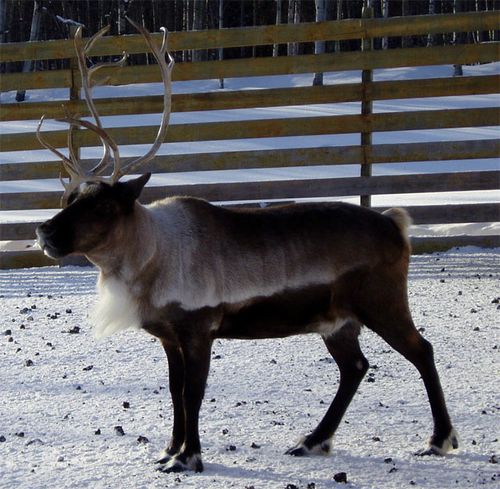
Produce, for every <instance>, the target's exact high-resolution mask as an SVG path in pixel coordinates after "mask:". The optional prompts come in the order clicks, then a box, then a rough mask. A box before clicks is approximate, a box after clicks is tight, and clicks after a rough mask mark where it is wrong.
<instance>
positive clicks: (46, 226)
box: [35, 219, 54, 238]
mask: <svg viewBox="0 0 500 489" xmlns="http://www.w3.org/2000/svg"><path fill="white" fill-rule="evenodd" d="M51 226H52V219H49V220H48V221H45V222H43V223H42V224H40V225H39V226H38V227H37V228H36V231H35V232H36V235H37V236H38V237H39V238H40V237H44V238H48V237H49V236H50V235H52V234H54V230H53V229H52V227H51Z"/></svg>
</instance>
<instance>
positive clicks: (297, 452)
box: [285, 445, 309, 457]
mask: <svg viewBox="0 0 500 489" xmlns="http://www.w3.org/2000/svg"><path fill="white" fill-rule="evenodd" d="M285 455H291V456H292V457H306V456H307V455H309V450H307V449H306V448H305V447H303V446H302V445H299V446H296V447H293V448H290V449H288V450H287V451H286V452H285Z"/></svg>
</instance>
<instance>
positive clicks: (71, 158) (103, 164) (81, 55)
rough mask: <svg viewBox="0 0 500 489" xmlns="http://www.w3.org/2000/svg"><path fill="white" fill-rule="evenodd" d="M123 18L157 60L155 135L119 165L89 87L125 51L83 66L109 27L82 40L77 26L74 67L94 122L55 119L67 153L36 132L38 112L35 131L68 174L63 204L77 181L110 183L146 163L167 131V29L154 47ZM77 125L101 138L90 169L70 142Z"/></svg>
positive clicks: (120, 62) (169, 74)
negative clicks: (64, 126)
mask: <svg viewBox="0 0 500 489" xmlns="http://www.w3.org/2000/svg"><path fill="white" fill-rule="evenodd" d="M127 20H128V21H129V22H130V23H131V24H132V25H133V26H134V27H135V28H136V29H137V30H138V31H139V32H140V33H141V34H142V35H143V36H144V39H145V41H146V44H147V45H148V47H149V49H150V50H151V52H152V53H153V56H154V57H155V59H156V61H157V62H158V66H159V67H160V71H161V75H162V80H163V88H164V95H163V113H162V119H161V123H160V127H159V129H158V133H157V135H156V139H155V141H154V142H153V144H152V146H151V148H150V149H149V151H148V152H147V153H146V154H145V155H143V156H140V157H138V158H135V159H132V161H130V162H128V163H127V164H126V165H125V166H124V167H123V168H122V167H121V160H120V153H119V149H118V145H117V144H116V142H115V141H114V139H113V138H112V137H111V135H110V134H109V133H108V132H106V131H105V130H104V128H103V127H102V123H101V119H100V116H99V113H98V111H97V108H96V106H95V104H94V100H93V98H92V88H93V86H95V85H96V84H98V83H97V82H96V81H95V79H94V80H93V77H94V76H95V74H96V73H97V72H98V71H99V70H100V69H102V68H104V67H121V66H123V65H124V63H125V61H126V59H127V55H126V53H125V52H124V53H123V55H122V57H121V59H120V60H118V61H115V62H111V63H98V64H96V65H94V66H92V67H90V68H89V67H88V66H87V56H88V52H89V50H90V49H91V48H92V46H93V45H94V43H95V42H96V41H97V40H98V39H100V38H101V37H102V36H104V34H106V33H107V32H108V30H109V26H108V27H104V28H103V29H101V30H100V31H99V32H97V33H96V34H94V35H93V36H92V37H91V38H90V39H89V40H88V41H87V42H86V43H85V44H84V42H83V39H82V28H81V26H80V27H79V28H78V29H77V31H76V34H75V39H74V44H75V50H76V54H77V58H78V68H79V70H80V74H81V80H82V89H83V92H84V96H85V101H86V103H87V107H88V109H89V112H90V114H91V115H92V117H93V118H94V121H95V123H92V122H89V121H85V120H82V119H79V118H78V117H72V116H70V115H69V114H66V116H65V117H64V118H62V119H58V120H59V121H61V122H66V123H68V124H69V131H68V153H69V154H68V156H65V155H64V154H63V153H61V152H60V151H59V150H57V149H56V148H54V147H53V146H52V145H51V144H49V143H48V142H47V141H44V140H43V138H42V135H41V132H40V128H41V126H42V124H43V121H44V119H45V116H42V118H41V119H40V122H39V124H38V127H37V131H36V136H37V138H38V140H39V142H40V144H41V145H42V146H43V147H44V148H46V149H48V150H50V151H52V152H53V153H54V154H55V155H56V156H57V157H59V158H60V159H61V160H62V163H63V165H64V168H65V169H66V171H67V172H68V174H69V177H70V179H69V182H68V183H65V182H64V181H63V179H62V177H61V176H60V180H61V183H62V184H63V186H64V189H65V191H64V194H63V197H62V202H63V204H65V203H66V202H67V199H68V197H69V194H70V193H71V192H72V191H73V190H74V189H76V188H77V187H79V186H80V184H81V183H84V182H89V181H93V182H96V181H97V182H98V181H101V182H106V183H110V184H113V183H115V182H117V181H118V180H119V179H120V178H121V177H122V176H123V175H125V174H126V173H127V172H130V171H132V170H135V169H137V168H138V167H139V166H140V165H143V164H144V163H147V162H148V161H150V160H151V159H152V158H154V156H155V155H156V153H157V152H158V150H159V149H160V146H161V144H162V143H163V140H164V139H165V135H166V132H167V128H168V123H169V119H170V112H171V97H172V88H171V87H172V69H173V67H174V59H173V58H172V56H171V55H170V53H169V52H168V48H167V45H168V31H167V29H165V28H164V27H162V28H161V30H162V32H163V40H162V44H161V47H160V48H158V46H157V45H156V44H155V43H154V41H153V39H152V36H151V34H150V33H149V32H148V31H147V30H146V29H145V28H144V27H142V26H140V25H138V24H137V23H135V22H134V21H132V20H131V19H129V18H128V17H127ZM166 56H167V57H168V63H167V61H166V59H165V58H166ZM77 127H83V128H85V129H88V130H90V131H92V132H94V133H96V134H97V136H98V137H99V139H100V140H101V143H102V145H103V155H102V158H101V160H100V161H99V163H98V164H97V165H95V166H94V168H92V169H91V170H90V171H85V170H84V168H83V167H82V165H81V164H80V161H79V159H78V156H77V152H76V151H75V149H74V144H73V136H74V131H75V129H76V128H77ZM111 160H113V172H112V174H111V176H110V177H104V176H102V173H103V172H104V170H105V169H106V168H107V167H108V166H109V164H110V162H111Z"/></svg>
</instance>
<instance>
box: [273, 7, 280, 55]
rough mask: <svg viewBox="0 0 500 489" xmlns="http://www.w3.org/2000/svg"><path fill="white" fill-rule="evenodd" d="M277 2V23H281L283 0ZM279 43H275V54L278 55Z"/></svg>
mask: <svg viewBox="0 0 500 489" xmlns="http://www.w3.org/2000/svg"><path fill="white" fill-rule="evenodd" d="M275 2H276V25H279V24H281V0H275ZM279 47H280V45H279V44H273V56H275V57H276V56H278V54H279Z"/></svg>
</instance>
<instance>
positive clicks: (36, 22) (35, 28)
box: [16, 0, 42, 102]
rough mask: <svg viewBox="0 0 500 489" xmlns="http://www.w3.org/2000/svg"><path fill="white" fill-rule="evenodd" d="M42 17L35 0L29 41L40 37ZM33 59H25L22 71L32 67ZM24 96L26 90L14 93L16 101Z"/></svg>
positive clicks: (21, 100)
mask: <svg viewBox="0 0 500 489" xmlns="http://www.w3.org/2000/svg"><path fill="white" fill-rule="evenodd" d="M41 17H42V4H41V2H40V1H39V0H35V2H34V4H33V17H32V19H31V32H30V41H37V40H38V38H39V37H40V25H41V20H42V19H41ZM33 66H34V64H33V61H32V60H31V59H30V60H27V61H25V62H24V66H23V73H28V72H30V71H31V70H32V69H33ZM25 98H26V90H18V92H17V93H16V102H24V100H25Z"/></svg>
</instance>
